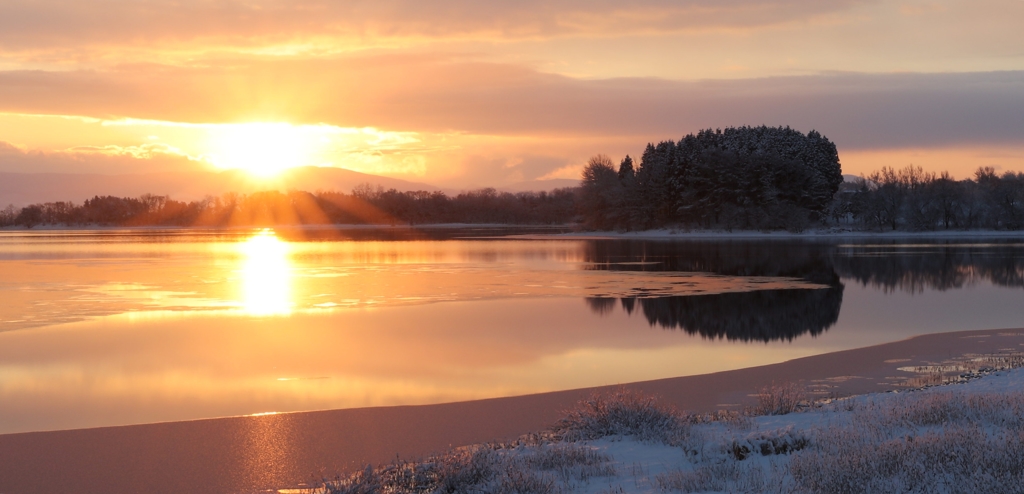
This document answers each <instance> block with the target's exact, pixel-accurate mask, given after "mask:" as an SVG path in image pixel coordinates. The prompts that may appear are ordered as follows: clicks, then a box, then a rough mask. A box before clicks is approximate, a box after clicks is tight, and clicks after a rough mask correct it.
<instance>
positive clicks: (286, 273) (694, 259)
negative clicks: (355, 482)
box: [0, 229, 1024, 433]
mask: <svg viewBox="0 0 1024 494" xmlns="http://www.w3.org/2000/svg"><path fill="white" fill-rule="evenodd" d="M502 233H508V232H507V231H505V230H487V229H477V230H474V229H460V230H429V231H417V232H413V231H410V230H406V229H354V230H334V229H323V230H277V231H274V230H251V231H227V232H225V231H208V230H173V231H158V230H147V231H70V232H69V231H43V232H12V231H8V232H0V300H2V302H0V433H12V432H23V431H39V430H55V429H70V428H82V427H96V426H107V425H122V424H137V423H148V422H160V421H174V420H188V419H198V418H208V417H220V416H230V415H245V414H257V413H268V412H289V411H304V410H319V409H330V408H351V407H364V406H379V405H400V404H424V403H438V402H448V401H460V400H468V399H476V398H487V397H497V396H510V395H520V394H528V393H537V392H543V391H554V390H562V389H572V388H581V387H589V386H598V385H605V384H616V383H627V382H633V381H641V380H650V379H658V378H666V377H674V376H683V375H693V374H703V373H708V372H715V371H720V370H727V369H736V368H742V367H750V366H755V365H761V364H768V363H773V362H780V361H784V360H789V359H793V358H797V357H802V356H807V355H813V354H820V353H825V352H831V351H835V350H841V349H849V348H856V347H863V346H867V345H874V344H879V343H885V342H890V341H896V340H901V339H905V338H907V337H910V336H913V335H917V334H925V333H935V332H942V331H954V330H965V329H987V328H1004V327H1005V328H1010V327H1024V243H1020V242H1017V241H994V242H991V243H968V242H964V241H960V240H948V241H932V242H928V243H924V242H915V243H898V242H896V241H892V240H858V241H856V242H851V241H845V240H837V241H833V242H822V241H819V242H812V241H800V240H785V241H781V240H779V241H740V240H733V241H697V240H693V241H678V240H675V241H637V240H580V239H570V238H558V237H555V238H552V239H545V240H526V239H515V238H500V237H497V235H499V234H502ZM517 233H531V232H530V231H526V230H523V231H518V232H517ZM470 237H476V238H470Z"/></svg>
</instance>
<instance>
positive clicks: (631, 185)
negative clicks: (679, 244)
mask: <svg viewBox="0 0 1024 494" xmlns="http://www.w3.org/2000/svg"><path fill="white" fill-rule="evenodd" d="M429 223H435V224H436V223H469V224H482V223H492V224H515V225H554V224H561V225H567V224H577V225H580V226H581V227H582V228H584V229H590V230H619V231H636V230H647V229H651V228H683V229H704V230H711V229H724V230H730V231H731V230H762V231H772V230H789V231H802V230H805V229H808V228H815V227H840V228H849V229H861V230H875V231H880V230H913V231H926V230H940V229H947V230H948V229H963V230H970V229H993V230H1019V229H1024V173H1014V172H1006V173H1003V174H1002V175H999V174H997V173H996V172H995V170H994V169H992V168H979V169H978V171H977V172H976V173H975V176H974V177H973V178H971V179H965V180H954V179H953V178H951V177H950V175H949V174H948V173H946V172H943V173H940V174H935V173H931V172H925V171H924V170H923V169H922V168H921V167H920V166H917V167H915V166H912V165H908V166H907V167H906V168H903V169H901V170H896V169H893V168H882V169H881V170H879V171H877V172H874V173H872V174H871V175H869V176H868V177H866V178H862V179H860V180H858V181H856V182H855V183H849V182H847V183H843V175H842V169H841V166H840V163H839V154H838V152H837V150H836V146H835V144H833V143H832V142H831V141H829V140H828V138H826V137H825V136H823V135H821V134H819V133H818V132H816V131H813V130H812V131H810V132H808V133H807V134H806V135H805V134H803V133H801V132H799V131H796V130H793V129H791V128H789V127H767V126H760V127H730V128H727V129H724V130H722V129H718V130H712V129H705V130H701V131H700V132H698V133H697V134H689V135H686V136H685V137H683V138H682V139H680V140H679V141H671V140H669V141H662V142H659V143H658V144H653V143H649V144H648V145H647V147H646V149H645V150H644V152H643V154H642V155H641V157H640V159H639V162H635V161H634V160H633V158H632V157H630V156H628V155H627V156H626V157H625V158H623V159H622V160H621V161H620V162H619V164H618V165H617V166H616V165H615V163H614V162H613V161H612V160H611V158H609V157H607V156H605V155H600V154H599V155H596V156H594V157H592V158H591V159H590V160H589V161H588V163H587V165H586V166H585V167H584V170H583V174H582V179H581V182H580V185H579V187H575V188H565V189H557V190H554V191H551V192H521V193H517V194H512V193H508V192H498V191H496V190H495V189H481V190H476V191H471V192H464V193H461V194H458V195H455V196H448V195H446V194H444V193H442V192H426V191H410V192H400V191H397V190H395V189H390V190H384V189H383V188H381V187H379V186H378V187H376V188H374V187H372V186H370V185H362V186H359V187H356V188H355V189H354V190H353V191H352V192H351V193H348V194H346V193H343V192H335V191H329V192H323V191H318V192H315V193H310V192H305V191H289V192H286V193H283V192H278V191H263V192H256V193H253V194H248V195H246V194H236V193H229V194H225V195H223V196H220V197H208V198H206V199H203V200H198V201H188V202H185V201H177V200H173V199H171V198H170V197H167V196H158V195H152V194H146V195H143V196H140V197H136V198H131V197H114V196H96V197H93V198H92V199H89V200H87V201H85V202H84V203H82V204H75V203H72V202H63V201H59V202H47V203H39V204H32V205H29V206H25V207H23V208H16V207H14V206H8V207H7V208H5V209H3V210H0V226H23V227H28V228H31V227H34V226H36V225H67V226H84V225H103V226H213V227H217V226H274V225H317V224H377V225H397V224H402V225H417V224H429Z"/></svg>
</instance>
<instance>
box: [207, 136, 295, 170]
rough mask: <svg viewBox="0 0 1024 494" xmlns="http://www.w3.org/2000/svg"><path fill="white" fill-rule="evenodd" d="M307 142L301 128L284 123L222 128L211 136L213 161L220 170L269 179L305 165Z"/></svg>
mask: <svg viewBox="0 0 1024 494" xmlns="http://www.w3.org/2000/svg"><path fill="white" fill-rule="evenodd" d="M306 140H307V139H306V136H304V135H303V132H302V129H301V128H300V127H296V126H294V125H291V124H287V123H249V124H234V125H225V126H223V128H222V129H220V130H219V131H218V132H217V134H216V135H215V137H214V148H215V150H214V152H213V156H212V161H213V162H214V164H216V165H217V166H218V167H220V168H225V169H231V168H237V169H241V170H246V171H248V172H249V173H252V174H253V175H256V176H259V177H264V178H266V177H272V176H274V175H277V174H278V173H280V172H282V171H284V170H287V169H289V168H294V167H296V166H301V165H304V164H306V163H305V161H306V155H307V154H308V146H309V144H308V143H307V142H306Z"/></svg>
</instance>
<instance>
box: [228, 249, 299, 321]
mask: <svg viewBox="0 0 1024 494" xmlns="http://www.w3.org/2000/svg"><path fill="white" fill-rule="evenodd" d="M241 250H242V253H243V255H244V260H243V261H242V269H241V274H242V277H241V281H242V287H241V288H242V307H243V310H244V311H245V313H246V314H248V315H251V316H286V315H288V314H291V312H292V307H293V305H294V301H293V300H292V271H293V267H292V265H291V261H290V260H289V255H288V254H289V246H288V243H286V242H282V241H281V240H280V239H278V238H277V236H276V235H275V234H274V232H273V231H272V230H263V231H261V232H260V233H258V234H256V235H254V236H253V237H251V238H250V239H249V240H247V241H246V242H245V243H243V244H242V245H241Z"/></svg>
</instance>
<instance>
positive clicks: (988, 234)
mask: <svg viewBox="0 0 1024 494" xmlns="http://www.w3.org/2000/svg"><path fill="white" fill-rule="evenodd" d="M516 238H523V239H587V240H612V239H618V240H733V239H735V240H832V239H839V240H842V239H891V240H928V239H939V240H942V239H951V240H965V239H972V240H973V239H978V240H987V239H1024V231H1003V230H944V231H931V232H907V231H886V232H870V231H855V230H837V229H823V230H808V231H805V232H799V233H794V232H785V231H775V232H761V231H741V230H735V231H731V232H730V231H711V230H692V231H687V230H679V229H659V230H645V231H636V232H598V231H595V232H572V233H559V234H545V235H517V236H516Z"/></svg>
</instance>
